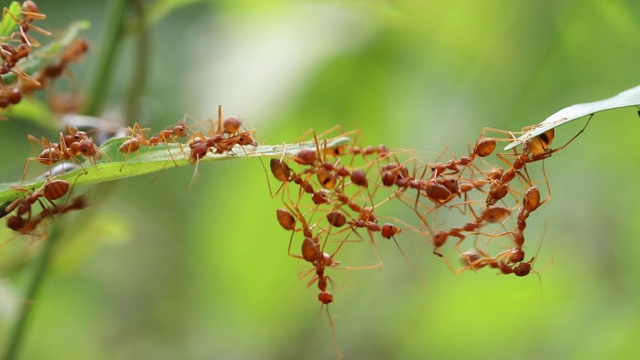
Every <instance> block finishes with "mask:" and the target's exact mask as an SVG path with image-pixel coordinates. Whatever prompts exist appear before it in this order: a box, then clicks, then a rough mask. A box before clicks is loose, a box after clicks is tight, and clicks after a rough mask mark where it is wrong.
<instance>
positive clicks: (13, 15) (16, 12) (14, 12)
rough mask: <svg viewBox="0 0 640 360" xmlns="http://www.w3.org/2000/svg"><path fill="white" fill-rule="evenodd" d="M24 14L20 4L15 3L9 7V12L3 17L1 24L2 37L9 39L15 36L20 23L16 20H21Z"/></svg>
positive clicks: (0, 32)
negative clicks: (14, 33)
mask: <svg viewBox="0 0 640 360" xmlns="http://www.w3.org/2000/svg"><path fill="white" fill-rule="evenodd" d="M21 14H22V6H21V5H20V3H19V2H17V1H13V2H11V5H9V11H8V12H7V13H5V14H4V16H3V17H2V23H0V37H9V36H11V34H13V32H14V30H15V29H16V28H17V26H18V23H17V22H16V20H15V19H19V18H20V15H21Z"/></svg>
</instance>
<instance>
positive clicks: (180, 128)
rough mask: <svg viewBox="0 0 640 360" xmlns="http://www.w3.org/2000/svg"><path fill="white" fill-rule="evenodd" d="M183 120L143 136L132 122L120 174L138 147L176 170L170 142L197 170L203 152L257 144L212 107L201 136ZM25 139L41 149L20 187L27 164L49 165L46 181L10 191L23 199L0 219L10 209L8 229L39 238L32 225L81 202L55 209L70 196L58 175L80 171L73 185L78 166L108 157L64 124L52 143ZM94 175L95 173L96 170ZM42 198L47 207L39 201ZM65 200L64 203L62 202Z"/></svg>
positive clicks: (233, 120)
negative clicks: (155, 149) (160, 155)
mask: <svg viewBox="0 0 640 360" xmlns="http://www.w3.org/2000/svg"><path fill="white" fill-rule="evenodd" d="M186 117H187V116H186V115H185V118H186ZM185 118H183V119H182V120H181V121H180V122H179V123H178V124H177V125H174V126H171V127H170V128H169V129H166V130H162V131H160V132H158V133H157V134H154V135H152V136H149V137H147V136H146V135H145V132H146V130H147V129H143V128H142V127H141V126H140V125H139V124H138V123H135V124H134V125H133V127H129V128H126V129H124V132H126V133H127V136H125V137H124V138H123V142H122V144H121V145H120V146H119V152H120V153H122V154H123V156H124V161H122V163H121V165H120V171H122V170H123V168H124V167H125V166H126V163H127V156H129V155H130V154H135V153H138V152H139V151H141V149H142V147H152V146H158V145H162V144H164V145H165V146H166V147H167V152H168V154H169V156H170V158H171V160H172V161H173V162H174V163H175V164H176V166H177V165H178V164H177V162H176V157H175V156H174V154H172V153H171V147H170V145H171V144H177V145H178V147H179V149H180V152H181V153H182V154H183V156H184V157H185V158H186V159H188V161H189V162H190V163H192V164H195V165H196V166H197V165H198V163H199V161H200V159H202V158H204V157H205V156H206V155H207V154H208V153H212V154H231V155H233V154H235V152H234V151H235V150H237V149H235V150H234V147H235V146H239V147H240V148H241V149H243V150H244V147H245V146H250V147H256V146H257V145H258V143H257V142H256V140H255V139H254V138H253V136H252V133H254V131H255V130H253V129H251V130H244V128H243V125H242V121H241V120H240V119H239V118H238V117H236V116H230V117H227V118H226V119H224V120H223V119H222V108H221V107H218V124H217V127H216V126H215V124H213V121H211V120H208V121H209V122H210V126H209V127H208V129H207V130H206V131H205V132H206V135H205V132H202V131H196V130H193V129H192V128H193V127H194V126H195V125H197V124H194V126H190V125H188V124H187V123H186V121H185ZM28 139H29V141H30V142H31V144H32V145H34V144H37V145H38V146H39V147H41V148H42V150H40V152H39V154H38V155H37V156H34V157H29V158H27V161H26V164H25V167H24V171H23V176H22V183H24V180H25V178H26V176H27V172H28V169H29V164H31V163H32V162H36V163H40V164H42V165H45V166H48V167H49V170H48V171H47V172H46V173H45V174H44V175H43V177H44V178H45V179H46V180H45V181H44V183H43V185H42V186H41V187H40V188H38V189H36V190H33V191H32V190H30V189H28V188H26V187H24V186H22V185H20V186H17V187H15V189H16V190H18V192H22V193H24V194H25V196H24V197H20V198H18V199H15V200H12V201H9V202H7V203H5V204H4V205H2V206H1V207H0V215H2V216H1V217H5V216H7V215H9V214H11V213H12V212H13V211H15V215H12V216H10V217H8V218H7V227H8V228H10V229H11V230H14V231H16V232H18V233H19V234H31V235H40V234H38V231H37V230H38V226H39V225H40V224H41V223H43V222H44V221H45V220H48V219H51V218H53V217H54V216H55V215H59V214H64V213H66V212H68V211H70V210H79V209H82V208H84V207H85V206H86V202H85V200H84V198H81V197H79V198H75V199H74V200H72V201H71V204H69V205H63V206H56V205H55V203H54V202H53V201H54V200H57V199H59V198H61V197H63V196H64V195H65V194H67V193H68V192H69V193H70V192H71V191H70V190H69V188H70V186H69V183H68V182H67V181H65V180H61V179H58V177H59V176H61V175H63V174H64V173H65V172H69V171H72V170H76V169H80V170H83V171H80V175H78V177H77V178H76V181H77V179H78V178H79V177H81V176H83V175H85V174H87V173H88V171H87V169H86V168H85V166H86V164H85V165H83V163H84V162H88V163H89V164H90V165H96V164H97V162H98V161H99V160H100V159H105V160H106V161H107V162H111V159H110V158H109V156H108V155H107V154H106V153H104V152H103V151H102V150H101V149H100V147H99V146H98V145H97V144H96V142H95V141H94V139H93V138H92V137H91V136H90V135H89V134H88V133H87V132H85V131H80V130H78V129H77V128H75V127H71V126H68V125H67V127H66V130H65V131H64V132H60V133H59V135H58V142H52V141H49V140H48V139H47V138H46V137H42V138H41V139H37V138H36V137H35V136H33V135H28ZM185 147H186V148H188V149H189V152H188V153H186V152H185V150H186V149H185ZM96 171H98V170H97V169H96ZM196 171H197V169H196ZM70 196H71V195H70ZM43 198H44V199H45V200H46V201H47V202H48V203H45V202H43V200H42V199H43ZM69 201H70V200H69V199H67V202H69ZM36 202H37V203H38V204H39V205H40V208H41V211H40V213H38V214H37V215H36V214H34V211H33V210H32V205H34V204H35V203H36Z"/></svg>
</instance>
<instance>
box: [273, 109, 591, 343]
mask: <svg viewBox="0 0 640 360" xmlns="http://www.w3.org/2000/svg"><path fill="white" fill-rule="evenodd" d="M587 124H588V122H587ZM585 127H586V125H585ZM330 131H333V130H330ZM583 131H584V128H583V129H582V130H581V131H580V132H579V133H578V134H576V135H575V136H574V137H573V138H572V139H571V140H569V141H568V142H567V143H566V144H565V145H564V146H562V147H559V148H556V149H551V148H550V144H551V142H552V140H553V138H554V135H555V132H554V130H553V129H552V130H549V131H547V132H545V133H543V134H542V135H540V136H537V137H534V138H531V139H529V140H526V141H520V140H516V138H515V135H514V134H513V133H511V132H506V131H502V130H497V129H489V128H485V129H483V130H482V132H481V135H480V137H479V138H478V139H477V141H476V142H475V144H474V145H473V147H472V149H471V150H470V153H469V155H467V156H463V157H460V158H456V157H455V156H453V157H452V158H451V159H450V160H448V161H446V162H438V159H436V161H435V162H431V163H423V162H422V161H421V160H420V159H418V158H417V157H415V156H413V157H409V158H408V159H405V160H400V158H401V157H403V156H408V155H407V154H410V152H409V151H404V150H401V151H391V150H389V149H387V148H386V147H385V146H383V145H379V146H367V147H359V146H356V145H339V146H337V145H333V143H334V142H335V141H336V138H330V139H324V140H318V138H323V137H324V136H326V135H327V134H328V133H329V132H326V133H323V134H321V135H316V134H315V132H314V131H313V130H310V132H311V133H312V134H313V144H314V148H310V149H309V148H303V149H301V150H298V151H297V152H294V153H287V152H284V153H283V154H282V156H281V157H280V158H275V159H271V162H270V170H271V175H272V176H273V177H275V179H277V180H278V181H279V182H280V187H279V188H278V189H277V191H275V193H273V192H272V197H277V196H278V194H279V193H281V196H280V197H281V200H282V204H283V207H282V208H280V209H277V210H276V219H277V221H278V223H279V225H280V226H281V227H282V228H283V229H284V230H286V231H290V232H291V237H290V239H289V250H288V252H289V255H290V256H292V257H294V258H297V259H300V260H301V261H304V262H305V263H306V264H308V265H309V266H310V269H309V270H308V271H306V272H304V273H302V274H301V277H302V278H304V277H308V276H310V275H311V274H313V275H312V276H311V279H310V280H308V282H307V287H310V286H312V285H313V284H317V287H318V289H319V292H318V295H317V297H318V300H319V301H320V302H321V304H322V306H323V307H326V311H327V315H328V318H329V322H330V325H331V329H332V333H333V336H334V343H335V331H334V329H333V321H332V320H331V316H330V314H329V310H328V305H329V304H330V303H332V302H333V301H334V295H333V294H332V293H331V292H330V289H329V288H328V285H329V284H333V280H332V278H331V277H330V276H329V275H328V271H329V270H330V269H371V268H379V267H381V266H382V261H381V260H380V257H379V256H378V263H377V264H375V265H370V266H364V267H344V266H341V262H340V255H339V252H340V251H341V250H342V249H343V248H344V247H345V246H352V245H346V244H352V243H357V242H363V241H366V240H367V239H368V242H370V243H371V244H372V245H373V249H374V252H375V253H376V255H377V250H375V247H376V244H377V241H376V237H378V236H379V235H380V236H382V238H384V239H391V240H393V241H394V242H395V244H396V246H397V247H398V249H399V250H400V252H401V254H402V256H403V257H404V258H405V259H406V260H407V261H408V262H409V264H410V265H411V266H412V267H413V268H414V269H415V270H416V271H417V272H418V275H419V276H420V274H419V270H418V267H417V266H416V265H415V264H414V262H413V261H411V260H410V258H409V256H408V255H407V253H405V252H404V251H403V249H402V246H401V241H402V239H401V237H403V236H404V234H407V233H412V234H414V237H415V235H417V237H420V238H421V239H422V242H423V243H424V244H426V245H427V246H430V247H432V249H433V250H432V252H433V254H435V255H437V256H438V257H440V258H443V259H444V260H445V262H446V264H447V265H448V266H449V267H450V269H451V270H452V271H454V272H456V273H460V272H463V271H467V270H474V271H478V270H480V269H482V268H492V269H496V270H497V271H498V273H499V274H514V275H516V276H526V275H529V274H530V273H531V272H533V271H534V270H533V265H534V262H535V259H536V256H532V257H530V258H529V259H528V260H527V258H526V255H525V229H526V227H527V221H528V220H529V218H530V216H531V214H532V213H533V212H535V211H536V210H538V209H539V208H540V207H541V206H542V205H544V204H545V203H546V202H547V201H548V200H549V199H550V196H551V195H550V187H549V183H548V180H547V177H546V172H545V170H544V162H543V160H545V159H548V158H549V157H550V156H551V155H552V154H553V153H555V152H557V151H560V150H562V149H563V148H564V147H566V146H567V145H568V144H569V143H570V142H571V141H573V140H574V139H575V138H576V137H577V136H578V135H579V134H580V133H582V132H583ZM489 133H495V134H501V135H499V136H498V137H489V136H485V135H486V134H489ZM349 134H350V133H344V134H341V136H344V135H349ZM357 137H358V136H357V135H356V139H357ZM514 141H518V142H519V143H520V145H521V147H522V150H521V151H520V152H516V150H513V153H498V152H496V148H497V146H498V144H499V143H501V142H502V143H510V142H514ZM353 144H355V142H354V143H353ZM491 155H494V156H495V157H496V158H497V159H498V160H499V161H498V163H499V164H498V165H495V164H490V163H489V162H488V161H487V160H488V159H489V157H490V156H491ZM409 156H410V155H409ZM440 156H442V154H441V155H440ZM440 156H439V157H440ZM439 157H438V158H439ZM537 162H539V163H541V164H542V168H541V169H542V174H543V175H544V182H545V184H546V189H547V196H546V198H543V197H542V195H541V192H540V190H539V188H538V186H537V185H536V181H534V180H533V179H532V178H531V176H530V172H529V170H528V169H527V165H529V164H532V163H537ZM500 164H503V165H502V166H500ZM505 165H506V166H505ZM269 187H270V188H271V186H269ZM381 193H382V194H383V195H381ZM390 202H399V203H401V204H403V205H402V206H404V207H406V208H408V209H410V210H411V211H412V212H413V213H414V214H415V215H416V216H415V218H414V219H413V224H412V225H410V224H409V222H405V221H401V220H399V219H397V218H393V217H390V216H385V215H382V214H383V213H382V211H384V208H385V207H386V206H383V205H385V204H388V203H390ZM447 210H448V211H447ZM451 210H453V215H451V216H448V218H449V219H447V218H445V219H443V216H441V215H442V213H443V211H447V212H446V213H447V214H448V215H450V214H452V212H451ZM461 216H462V217H468V218H470V219H468V220H466V221H464V222H463V223H462V224H461V226H450V227H449V226H444V227H443V225H442V224H443V223H447V222H451V218H454V217H457V218H460V217H461ZM405 220H406V219H405ZM510 220H511V222H512V223H515V226H514V227H513V228H509V227H508V226H509V221H510ZM491 228H492V229H493V230H489V229H491ZM297 234H300V236H299V240H298V239H296V235H297ZM470 237H471V238H473V239H474V240H473V243H471V244H468V245H470V246H471V248H470V249H469V250H466V251H463V250H462V249H461V246H462V245H463V244H464V243H465V240H466V239H468V238H470ZM449 238H455V239H456V240H457V241H456V243H455V244H454V245H453V248H452V249H450V250H449V251H450V252H452V253H454V254H456V256H457V257H458V258H459V261H460V262H461V263H462V267H461V268H458V269H455V268H454V267H453V266H452V265H451V263H450V262H449V261H448V260H447V257H446V256H445V255H444V253H443V251H442V249H443V246H445V244H446V243H447V240H448V239H449ZM498 239H502V240H500V241H501V242H502V243H501V244H499V245H496V244H495V243H497V242H499V241H498ZM467 242H468V241H467ZM294 244H295V245H294ZM489 245H492V247H493V248H496V247H501V251H500V252H499V253H497V254H496V255H491V254H490V253H489V250H487V249H486V248H485V247H488V246H489ZM296 248H297V249H299V250H292V249H296ZM336 351H338V354H339V350H338V349H337V344H336Z"/></svg>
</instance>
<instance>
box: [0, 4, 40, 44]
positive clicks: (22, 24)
mask: <svg viewBox="0 0 640 360" xmlns="http://www.w3.org/2000/svg"><path fill="white" fill-rule="evenodd" d="M21 13H22V17H21V18H20V19H16V18H15V17H14V16H13V14H11V12H10V11H9V9H7V8H6V7H5V8H4V9H3V12H2V15H3V16H5V15H7V14H8V15H9V16H11V18H12V19H13V21H15V22H16V24H18V27H19V29H20V34H19V36H20V41H22V43H24V44H26V45H28V46H29V47H31V46H32V43H33V46H34V47H38V46H40V44H39V43H38V42H37V41H36V40H35V39H33V38H32V37H30V36H28V35H27V31H29V29H33V30H35V31H37V32H39V33H40V34H43V35H46V36H50V35H51V33H50V32H48V31H46V30H44V29H41V28H39V27H37V26H35V25H33V24H32V22H33V21H35V20H43V19H46V18H47V16H46V15H45V14H42V13H41V12H40V10H39V8H38V5H36V3H35V2H34V1H31V0H27V1H25V2H23V3H22V11H21ZM29 40H31V41H29Z"/></svg>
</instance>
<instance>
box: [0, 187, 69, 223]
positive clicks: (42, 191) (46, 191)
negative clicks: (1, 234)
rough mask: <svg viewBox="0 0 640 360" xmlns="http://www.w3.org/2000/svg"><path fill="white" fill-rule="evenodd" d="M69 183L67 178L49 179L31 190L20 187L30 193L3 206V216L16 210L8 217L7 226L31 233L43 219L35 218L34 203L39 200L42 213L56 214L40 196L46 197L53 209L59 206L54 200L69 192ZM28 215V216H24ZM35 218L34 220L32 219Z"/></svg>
mask: <svg viewBox="0 0 640 360" xmlns="http://www.w3.org/2000/svg"><path fill="white" fill-rule="evenodd" d="M69 187H70V185H69V183H68V182H67V181H65V180H47V181H45V183H44V184H43V185H42V186H41V187H40V188H39V189H37V190H35V191H32V192H29V190H28V189H26V188H19V189H20V190H21V191H25V192H27V193H28V195H27V196H26V197H24V198H18V199H15V200H14V201H12V202H11V203H9V204H8V205H7V204H5V205H6V206H3V209H2V213H3V216H6V215H8V214H9V213H11V212H12V211H13V210H16V214H15V215H13V216H11V217H9V218H8V219H7V226H8V227H9V228H10V229H12V230H15V231H19V232H21V233H23V234H27V233H31V232H33V231H34V230H35V228H36V227H37V226H38V224H39V223H40V222H41V221H42V220H43V219H42V218H40V219H38V218H37V217H36V219H33V216H32V205H33V204H35V203H36V202H38V203H39V204H40V207H41V208H42V213H45V214H49V213H51V212H52V211H53V213H54V214H55V213H56V212H57V210H50V209H48V207H47V206H45V204H44V203H42V201H41V200H40V198H45V199H46V200H47V201H48V202H49V203H50V204H51V205H52V208H53V209H56V208H57V205H56V204H55V203H54V202H53V201H54V200H57V199H60V198H61V197H63V196H64V195H66V194H67V193H68V192H69ZM25 215H26V218H25V217H24V216H25ZM32 219H33V220H32Z"/></svg>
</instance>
